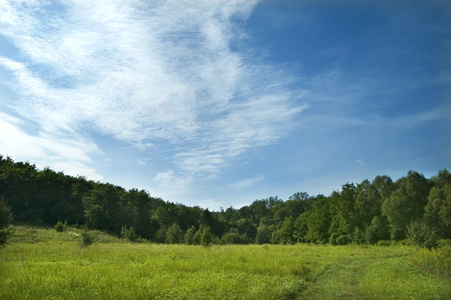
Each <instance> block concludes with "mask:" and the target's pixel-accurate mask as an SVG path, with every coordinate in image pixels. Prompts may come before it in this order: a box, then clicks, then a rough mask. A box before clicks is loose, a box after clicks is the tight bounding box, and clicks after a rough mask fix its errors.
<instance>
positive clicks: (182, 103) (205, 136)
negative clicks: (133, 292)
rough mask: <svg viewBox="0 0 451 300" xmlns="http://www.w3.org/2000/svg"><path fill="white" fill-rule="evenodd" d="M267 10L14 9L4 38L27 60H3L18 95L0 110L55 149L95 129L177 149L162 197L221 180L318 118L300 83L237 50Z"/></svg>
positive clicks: (195, 6)
mask: <svg viewBox="0 0 451 300" xmlns="http://www.w3.org/2000/svg"><path fill="white" fill-rule="evenodd" d="M256 3H257V1H248V0H246V1H244V0H235V1H228V0H227V1H226V0H217V1H211V0H205V1H202V0H198V1H164V2H152V3H149V2H147V1H69V0H68V1H62V2H61V3H60V4H56V3H52V2H45V1H6V3H5V4H4V7H3V8H2V9H1V10H0V20H1V21H0V22H1V23H0V34H2V35H4V36H5V37H7V39H8V40H9V41H10V42H11V43H12V44H14V45H15V47H17V48H18V49H19V50H20V51H21V56H20V60H18V59H13V58H11V57H0V67H3V69H4V72H9V73H10V74H13V75H14V79H13V80H12V81H11V82H10V83H9V84H11V86H13V87H15V89H14V91H15V93H16V94H17V95H18V96H17V100H16V101H15V102H14V103H13V102H11V101H9V100H8V99H2V98H0V101H2V102H3V103H7V104H8V105H10V106H11V108H12V109H16V112H17V113H18V114H20V115H22V116H24V117H25V118H27V119H30V120H32V121H33V122H36V123H37V124H39V126H41V128H42V130H43V132H47V133H48V134H50V135H51V136H49V137H48V139H52V138H55V139H56V137H57V136H61V135H62V134H64V133H67V132H70V133H71V134H76V133H77V132H79V131H83V130H86V129H87V128H94V129H95V130H97V131H99V132H101V133H103V134H107V135H111V136H113V137H115V138H116V139H119V140H122V141H126V142H128V143H131V144H133V145H135V146H136V147H139V148H141V149H146V148H148V147H149V146H152V145H155V144H156V143H165V144H167V145H176V149H177V151H175V154H174V156H173V159H172V165H173V166H172V169H171V170H168V169H166V170H160V172H159V173H158V174H157V175H156V176H155V178H154V179H155V181H156V182H158V183H160V184H161V185H162V186H166V185H168V184H169V183H171V184H174V183H175V186H178V187H179V188H180V189H183V188H185V187H186V186H187V185H189V184H191V182H192V180H194V178H195V177H196V176H206V177H209V178H212V177H214V176H215V174H218V173H219V172H220V169H221V167H222V166H224V164H226V163H227V161H228V160H229V159H231V158H233V157H236V156H237V155H239V154H242V153H243V152H244V151H246V150H247V149H249V148H250V147H255V146H262V145H267V144H270V143H273V142H275V141H277V140H278V139H280V138H281V137H284V136H286V134H287V132H288V131H289V130H290V129H291V126H292V120H293V119H294V118H295V117H296V116H297V115H298V114H299V113H300V112H301V111H302V110H303V109H305V108H307V107H308V105H307V104H306V103H303V104H299V102H296V101H295V100H299V99H297V98H298V95H299V93H298V92H296V91H290V88H289V86H290V84H291V83H292V82H293V78H291V77H290V76H289V75H288V74H286V73H284V72H283V71H277V70H276V68H275V67H274V66H268V65H265V64H264V63H262V62H261V60H259V59H258V58H256V57H253V56H252V55H250V54H249V53H248V51H245V50H242V51H240V50H238V49H236V50H232V48H231V44H232V43H234V42H236V41H237V39H239V38H240V37H242V36H245V35H243V34H241V33H240V29H239V27H238V25H237V24H239V22H241V21H243V20H245V19H246V18H247V17H248V16H249V14H250V13H251V11H252V9H253V7H254V6H255V5H256ZM87 126H88V127H87ZM9 136H10V135H8V137H9ZM9 138H10V137H9ZM86 145H90V143H89V142H87V144H86ZM157 150H158V149H157ZM84 154H85V155H88V150H86V152H85V153H84Z"/></svg>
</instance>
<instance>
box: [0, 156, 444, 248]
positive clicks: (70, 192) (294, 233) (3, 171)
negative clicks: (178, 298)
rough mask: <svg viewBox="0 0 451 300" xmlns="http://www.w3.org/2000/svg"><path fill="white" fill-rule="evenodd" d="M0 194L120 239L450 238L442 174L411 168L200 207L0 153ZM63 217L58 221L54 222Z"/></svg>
mask: <svg viewBox="0 0 451 300" xmlns="http://www.w3.org/2000/svg"><path fill="white" fill-rule="evenodd" d="M0 202H2V206H1V207H7V208H8V209H10V210H11V213H12V215H13V222H14V223H15V224H26V225H33V226H43V227H45V226H47V227H48V226H50V227H53V226H55V224H57V223H59V224H67V225H70V226H75V227H76V226H80V227H81V226H88V227H89V228H90V229H97V230H101V231H104V232H107V233H109V234H112V235H115V236H118V237H122V238H127V239H129V240H130V241H134V242H142V241H149V242H154V243H169V244H182V243H185V244H200V243H201V241H202V239H208V240H209V241H210V242H211V243H216V244H254V243H255V244H267V243H272V244H293V243H315V244H326V243H329V244H332V245H345V244H349V243H355V244H375V243H390V241H401V240H407V239H408V240H411V241H413V242H414V243H416V244H417V245H419V246H422V247H428V248H431V247H435V246H436V245H437V242H438V241H439V240H440V239H450V238H451V174H450V173H449V172H448V171H447V170H446V169H443V170H440V171H438V173H437V175H436V176H433V177H431V178H429V179H428V178H425V177H424V175H422V174H421V173H418V172H416V171H412V170H411V171H409V172H408V173H407V176H405V177H402V178H399V179H398V180H396V181H393V180H392V179H391V178H390V177H389V176H386V175H383V176H376V177H375V178H374V179H373V180H372V181H369V180H364V181H362V182H361V183H345V184H343V185H342V187H341V190H337V191H334V192H332V194H331V195H329V196H324V195H316V196H310V195H308V194H307V193H305V192H297V193H294V194H293V195H292V196H290V197H289V199H287V200H282V199H280V198H278V197H277V196H272V197H269V198H266V199H259V200H255V201H254V202H252V203H251V204H250V205H248V206H244V207H241V208H233V207H230V208H227V209H221V210H220V211H209V210H208V209H203V208H201V207H198V206H194V207H189V206H186V205H183V204H180V203H171V202H168V201H164V200H163V199H161V198H158V197H153V196H151V194H149V193H148V192H147V191H145V190H138V189H130V190H126V189H124V188H122V187H120V186H117V185H113V184H110V183H102V182H94V181H91V180H88V179H86V178H85V177H81V176H78V177H73V176H68V175H65V174H64V173H62V172H55V171H53V170H51V169H49V168H44V169H42V170H39V169H38V168H37V167H36V166H35V165H33V164H31V163H29V162H15V161H14V160H13V159H11V158H10V157H5V156H2V155H0ZM63 222H64V223H63Z"/></svg>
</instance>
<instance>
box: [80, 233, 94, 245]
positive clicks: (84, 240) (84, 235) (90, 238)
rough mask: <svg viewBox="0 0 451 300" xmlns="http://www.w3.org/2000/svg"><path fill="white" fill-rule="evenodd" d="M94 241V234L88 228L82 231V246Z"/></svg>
mask: <svg viewBox="0 0 451 300" xmlns="http://www.w3.org/2000/svg"><path fill="white" fill-rule="evenodd" d="M93 243H94V236H93V235H92V234H91V233H90V232H88V230H87V229H85V230H83V232H82V233H81V240H80V247H82V248H86V247H89V246H91V245H92V244H93Z"/></svg>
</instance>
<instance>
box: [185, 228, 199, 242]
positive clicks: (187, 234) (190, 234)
mask: <svg viewBox="0 0 451 300" xmlns="http://www.w3.org/2000/svg"><path fill="white" fill-rule="evenodd" d="M195 232H196V227H194V225H193V226H191V227H190V228H188V230H187V231H186V232H185V237H184V240H185V244H187V245H193V244H194V234H195Z"/></svg>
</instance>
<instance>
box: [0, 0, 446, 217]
mask: <svg viewBox="0 0 451 300" xmlns="http://www.w3.org/2000/svg"><path fill="white" fill-rule="evenodd" d="M450 23H451V2H448V1H440V0H436V1H415V0H412V1H403V0H398V1H384V0H381V1H370V0H368V1H349V0H342V1H325V0H318V1H313V0H305V1H303V0H298V1H294V0H293V1H289V0H262V1H258V0H185V1H183V0H168V1H164V0H155V1H148V0H142V1H141V0H111V1H110V0H98V1H97V0H96V1H92V0H61V1H53V0H46V1H44V0H42V1H41V0H0V154H2V155H3V156H10V157H11V158H13V159H14V160H15V161H28V162H30V163H32V164H35V165H36V166H37V167H38V168H40V169H42V168H45V167H49V168H50V169H52V170H55V171H58V172H59V171H62V172H64V173H65V174H67V175H72V176H78V175H79V176H85V177H86V178H88V179H91V180H95V181H101V182H109V183H112V184H115V185H119V186H122V187H124V188H126V189H131V188H138V189H145V190H146V191H148V192H149V194H150V195H152V196H154V197H161V198H162V199H164V200H166V201H170V202H176V203H182V204H185V205H189V206H200V207H203V208H209V209H210V210H219V209H220V208H224V209H225V208H228V207H231V206H232V207H235V208H239V207H241V206H244V205H249V204H251V203H252V202H253V201H254V200H256V199H264V198H268V197H270V196H278V197H279V198H281V199H283V200H287V199H288V198H289V197H290V196H291V195H293V194H294V193H296V192H307V193H308V194H310V195H318V194H323V195H326V196H327V195H330V194H331V193H332V192H333V191H334V190H340V188H341V185H343V184H346V183H348V182H349V183H350V182H355V183H360V182H361V181H363V180H364V179H369V180H370V181H371V180H373V179H374V177H375V176H377V175H388V176H390V177H391V178H392V179H393V180H396V179H398V178H400V177H402V176H406V175H407V172H408V171H409V170H415V171H418V172H420V173H422V174H424V175H425V176H426V177H428V178H429V177H431V176H434V175H436V174H437V172H438V171H439V170H441V169H445V168H447V169H448V170H450V169H451V93H450V92H451V90H450V87H451V24H450Z"/></svg>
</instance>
